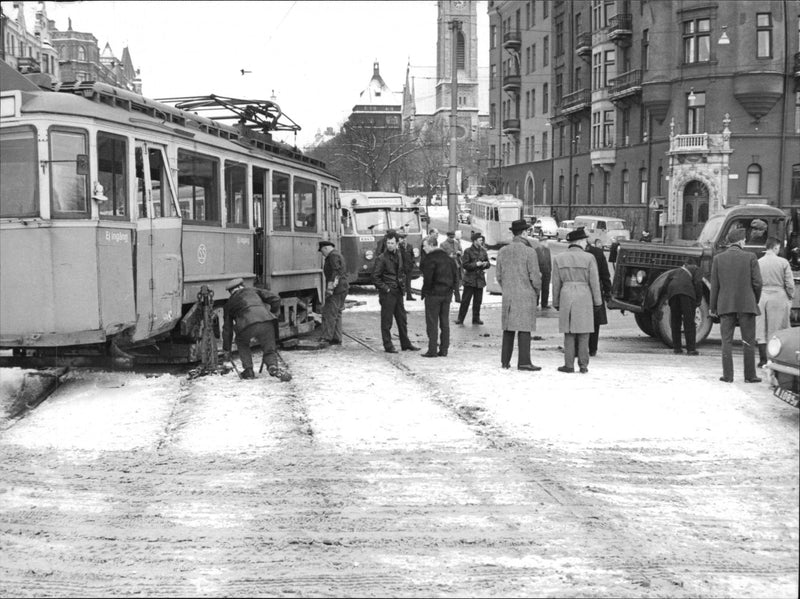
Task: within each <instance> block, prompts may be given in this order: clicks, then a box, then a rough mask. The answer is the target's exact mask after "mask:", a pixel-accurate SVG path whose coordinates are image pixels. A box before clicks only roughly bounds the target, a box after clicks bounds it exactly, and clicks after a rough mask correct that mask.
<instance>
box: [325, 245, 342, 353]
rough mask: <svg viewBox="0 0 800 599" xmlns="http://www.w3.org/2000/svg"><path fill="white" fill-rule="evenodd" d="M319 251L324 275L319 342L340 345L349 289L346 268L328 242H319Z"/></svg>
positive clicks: (340, 256)
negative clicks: (323, 297) (345, 301)
mask: <svg viewBox="0 0 800 599" xmlns="http://www.w3.org/2000/svg"><path fill="white" fill-rule="evenodd" d="M319 251H320V252H322V256H323V257H324V259H325V264H324V265H323V267H322V272H323V273H324V274H325V304H324V305H323V306H322V332H321V334H320V341H322V344H323V345H341V343H342V311H343V310H344V300H345V298H346V297H347V292H348V291H349V289H350V283H348V281H347V268H346V267H345V263H344V258H343V257H342V255H341V254H340V253H339V252H338V251H336V246H335V245H334V244H333V242H330V241H320V242H319Z"/></svg>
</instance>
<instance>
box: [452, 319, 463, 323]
mask: <svg viewBox="0 0 800 599" xmlns="http://www.w3.org/2000/svg"><path fill="white" fill-rule="evenodd" d="M453 322H454V323H456V324H464V321H463V320H454V321H453Z"/></svg>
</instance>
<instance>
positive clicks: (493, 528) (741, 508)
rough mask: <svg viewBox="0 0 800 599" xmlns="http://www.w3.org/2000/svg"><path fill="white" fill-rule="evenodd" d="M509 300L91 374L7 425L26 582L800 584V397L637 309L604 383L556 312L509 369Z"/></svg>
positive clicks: (12, 503) (12, 567)
mask: <svg viewBox="0 0 800 599" xmlns="http://www.w3.org/2000/svg"><path fill="white" fill-rule="evenodd" d="M484 312H485V317H484V320H485V321H486V322H487V324H486V325H485V326H484V327H468V326H467V327H454V332H453V348H452V350H451V357H450V358H447V359H446V360H445V359H435V360H425V359H423V358H420V357H419V356H418V355H417V354H416V353H409V352H402V353H400V354H397V355H389V354H384V353H383V352H370V351H369V350H368V349H366V348H365V347H364V346H362V345H360V344H358V343H355V342H353V341H352V340H351V339H346V340H345V343H344V345H343V346H341V347H335V348H331V349H328V350H325V351H319V352H312V351H297V352H283V357H284V358H285V360H286V361H287V362H288V363H289V364H290V366H291V368H292V370H293V372H294V373H295V378H294V380H293V381H292V382H291V383H288V384H281V383H278V382H277V381H275V380H274V379H263V378H262V379H257V380H255V381H237V380H235V379H234V378H233V375H228V376H227V377H208V378H205V379H199V380H196V381H192V382H187V381H186V380H185V379H183V378H181V377H177V376H173V375H169V374H164V375H159V376H145V375H130V374H121V373H97V372H91V371H76V372H75V373H74V374H72V375H71V380H70V381H69V383H68V384H67V385H66V386H64V387H63V388H62V389H60V390H59V391H57V392H56V393H55V394H54V395H53V396H52V397H51V398H50V399H48V400H47V401H46V402H45V403H44V404H42V405H41V406H40V407H39V408H37V409H36V410H35V411H33V412H30V413H29V414H27V415H26V416H25V417H23V418H22V419H19V420H15V421H9V422H6V423H4V427H3V430H2V433H0V459H2V463H3V470H2V474H0V556H1V557H0V595H2V596H48V595H58V596H101V595H103V596H104V595H115V596H127V595H138V596H141V595H145V596H170V595H172V596H175V595H180V596H222V595H225V596H409V597H413V596H419V597H422V596H425V597H428V596H531V595H532V596H558V597H566V596H569V597H589V596H607V597H611V596H614V597H642V596H645V597H647V596H653V597H656V596H657V597H697V596H702V597H745V596H747V597H767V596H769V597H797V593H798V565H797V564H798V499H800V498H799V497H798V411H797V410H796V409H793V408H790V407H789V406H787V405H785V404H783V403H781V402H779V401H778V400H776V399H774V398H773V397H771V395H770V392H769V390H768V388H767V387H766V386H765V385H745V384H742V383H735V384H734V385H724V384H721V383H719V382H718V381H717V380H716V379H717V378H718V376H719V374H718V370H719V358H718V355H717V354H718V349H719V348H718V345H716V346H715V345H714V342H713V341H712V343H711V345H710V346H709V345H707V346H704V348H706V349H704V348H701V349H703V355H701V356H700V357H699V358H697V359H691V358H688V357H682V358H681V357H678V358H675V357H673V356H672V355H671V354H669V355H668V350H667V351H665V350H664V349H663V348H659V347H658V346H656V345H654V342H653V341H652V340H650V339H646V338H643V337H641V336H640V335H638V336H637V335H636V333H635V332H634V331H633V330H629V329H628V328H626V327H628V326H629V321H630V320H631V319H630V317H628V318H627V320H625V321H623V320H620V319H619V317H618V315H616V313H615V314H614V315H612V325H611V326H610V327H607V328H604V332H603V336H602V337H601V351H600V355H599V356H598V357H597V358H596V359H593V361H592V363H591V365H590V373H589V374H588V375H586V376H582V375H577V374H576V375H561V374H560V373H557V372H556V370H555V368H556V366H558V365H559V364H560V363H561V355H560V353H559V352H558V345H559V343H560V337H559V335H558V334H557V333H556V330H557V321H556V319H555V318H543V319H541V320H540V326H539V331H538V333H539V336H540V337H542V339H541V340H539V341H536V342H535V343H534V347H535V351H534V362H535V363H537V364H539V365H542V366H543V367H544V370H543V371H542V372H541V373H536V374H531V373H523V372H517V371H515V370H513V369H512V370H511V371H503V370H501V369H500V368H499V342H500V337H499V333H498V330H497V329H499V327H498V326H497V322H499V315H498V312H499V311H498V310H497V309H496V308H492V307H487V309H486V310H485V311H484ZM410 320H411V329H412V331H416V332H421V331H423V325H422V320H421V313H420V312H412V313H411V316H410ZM620 323H623V324H620ZM345 329H346V331H348V332H350V333H352V334H353V335H354V336H357V337H358V338H359V339H361V340H363V341H365V342H366V343H367V344H368V345H372V346H374V347H375V348H377V349H380V343H379V331H378V325H377V314H375V313H368V312H363V313H354V314H350V313H346V315H345ZM484 335H488V336H484ZM423 337H424V336H415V338H416V339H417V340H418V341H419V342H420V343H421V342H422V341H423V340H424V339H423ZM738 367H739V364H738V362H737V368H738Z"/></svg>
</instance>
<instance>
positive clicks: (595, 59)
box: [592, 52, 603, 90]
mask: <svg viewBox="0 0 800 599" xmlns="http://www.w3.org/2000/svg"><path fill="white" fill-rule="evenodd" d="M602 77H603V53H602V52H595V53H594V54H593V55H592V89H593V90H595V89H600V82H601V81H602Z"/></svg>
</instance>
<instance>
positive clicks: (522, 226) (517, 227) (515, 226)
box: [510, 218, 531, 233]
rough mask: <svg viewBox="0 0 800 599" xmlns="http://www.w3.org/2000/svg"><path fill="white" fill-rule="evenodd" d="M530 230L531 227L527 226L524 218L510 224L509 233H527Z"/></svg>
mask: <svg viewBox="0 0 800 599" xmlns="http://www.w3.org/2000/svg"><path fill="white" fill-rule="evenodd" d="M530 228H531V226H530V225H529V224H528V221H526V220H525V219H524V218H520V219H518V220H515V221H514V222H513V223H511V227H510V231H511V232H512V233H516V232H517V231H527V230H528V229H530Z"/></svg>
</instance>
